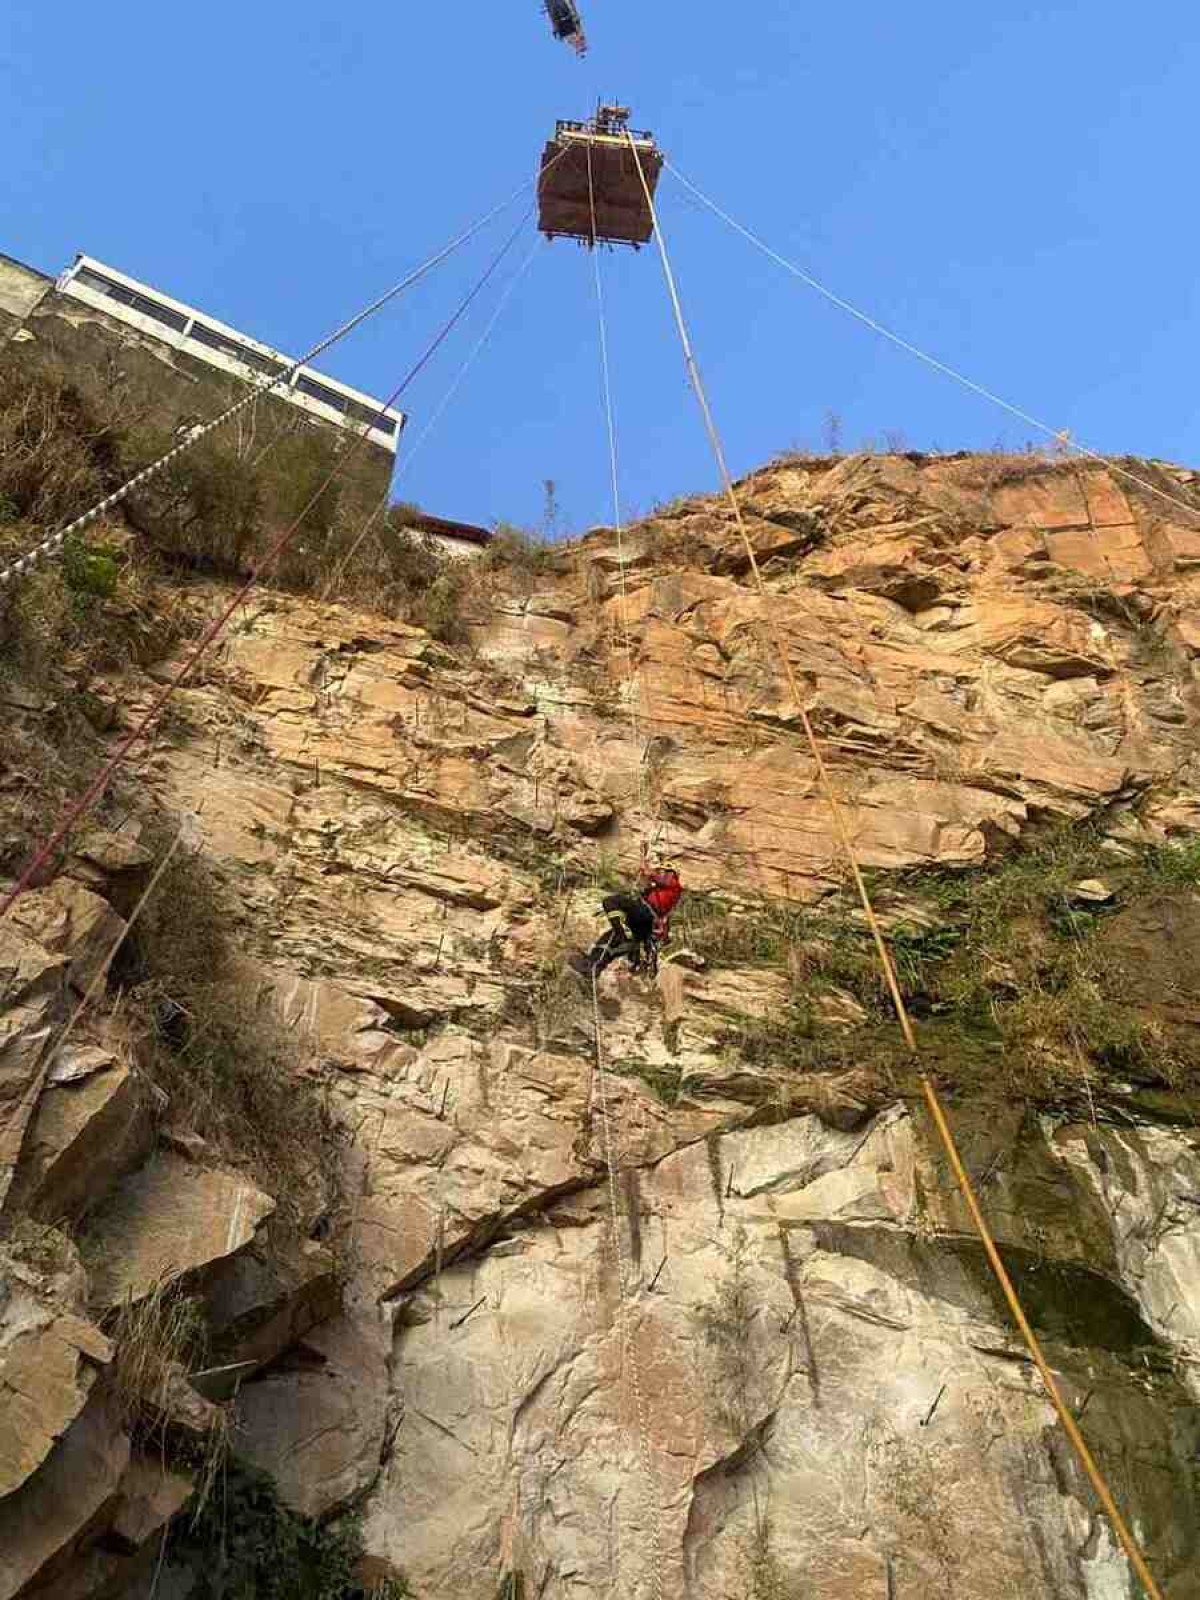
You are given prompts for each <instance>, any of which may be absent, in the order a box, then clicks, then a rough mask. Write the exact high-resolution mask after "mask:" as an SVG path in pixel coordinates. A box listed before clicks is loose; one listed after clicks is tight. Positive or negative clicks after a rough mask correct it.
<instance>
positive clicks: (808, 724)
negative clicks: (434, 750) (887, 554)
mask: <svg viewBox="0 0 1200 1600" xmlns="http://www.w3.org/2000/svg"><path fill="white" fill-rule="evenodd" d="M626 138H627V139H628V140H629V148H630V150H631V152H632V153H633V158H634V161H635V162H636V164H637V170H638V176H639V177H640V178H641V181H642V190H643V193H644V194H645V197H646V204H647V205H648V206H649V208H650V215H651V218H652V219H653V222H654V237H655V239H656V241H657V243H658V250H659V255H660V257H661V259H662V266H663V274H664V276H665V278H666V282H667V289H668V292H669V294H670V297H671V305H672V308H673V310H674V313H675V322H676V326H677V328H678V331H679V338H680V343H681V344H682V346H683V354H684V360H685V361H686V363H687V369H688V376H689V378H690V379H691V384H692V388H693V389H694V390H695V393H696V399H697V401H698V402H699V405H700V410H701V413H702V414H703V417H704V426H705V430H706V432H707V433H708V438H709V443H710V444H711V445H712V449H713V455H714V456H715V458H716V462H717V467H718V470H719V472H720V474H721V482H722V485H723V487H724V491H725V494H726V496H727V498H728V500H729V504H730V506H731V508H732V510H733V515H734V520H735V521H736V523H737V529H738V533H739V534H740V535H741V540H742V544H743V546H744V547H745V551H746V556H747V559H748V561H749V563H750V570H751V572H752V573H753V575H754V583H755V587H756V589H757V591H758V596H759V600H760V602H761V604H762V610H763V620H764V622H765V624H766V627H767V630H768V632H769V634H770V636H771V641H772V643H773V644H774V646H775V651H776V653H777V655H778V656H779V660H780V663H781V664H782V667H783V673H784V677H785V679H786V680H787V686H788V691H789V693H790V694H791V696H792V700H793V703H794V704H795V707H796V710H797V712H798V713H799V716H800V722H801V726H802V727H803V729H804V735H805V738H806V739H807V741H808V746H809V749H810V750H811V752H812V758H813V763H814V765H815V766H816V770H817V779H818V782H819V783H820V786H821V789H822V792H823V794H824V796H825V799H826V801H827V802H828V805H829V811H830V814H831V816H832V818H833V823H834V829H835V831H836V833H837V836H838V839H839V841H840V843H841V846H842V849H843V851H844V852H845V856H846V860H847V862H848V863H849V866H850V870H851V873H852V874H853V877H854V883H855V886H856V888H857V890H858V897H859V900H860V901H861V902H862V908H863V911H864V913H865V914H866V918H867V925H868V926H869V928H870V930H871V937H872V939H873V940H874V941H875V948H876V951H877V952H878V955H879V962H880V966H881V967H882V969H883V973H884V977H885V978H886V980H887V986H888V991H889V993H890V994H891V997H892V1004H893V1006H894V1007H895V1011H896V1017H897V1020H898V1021H899V1023H900V1028H901V1031H902V1033H903V1034H904V1040H905V1043H906V1044H907V1045H908V1048H909V1049H910V1050H911V1051H912V1053H913V1057H914V1060H915V1061H916V1064H917V1070H918V1073H919V1074H920V1079H921V1090H922V1093H923V1094H924V1096H925V1103H926V1105H927V1106H928V1108H929V1114H930V1116H931V1117H932V1118H933V1123H934V1127H935V1128H936V1129H937V1133H938V1137H939V1138H940V1139H941V1142H942V1145H943V1147H944V1149H945V1151H946V1155H947V1158H948V1159H949V1162H950V1166H951V1169H952V1171H953V1173H954V1176H955V1179H956V1181H957V1183H958V1186H959V1189H960V1190H961V1191H962V1196H963V1199H964V1200H965V1201H966V1204H967V1208H968V1210H969V1211H970V1213H971V1219H972V1221H973V1222H974V1224H975V1228H976V1231H977V1232H978V1234H979V1237H980V1239H981V1241H982V1243H983V1248H984V1251H985V1252H986V1254H987V1258H988V1262H989V1264H990V1266H991V1268H992V1271H993V1272H994V1273H995V1275H996V1280H997V1282H998V1283H999V1285H1000V1288H1001V1290H1002V1291H1003V1293H1004V1298H1005V1300H1006V1301H1007V1302H1008V1306H1009V1309H1010V1310H1011V1311H1012V1314H1013V1316H1014V1318H1015V1319H1016V1323H1017V1327H1018V1328H1019V1329H1020V1330H1021V1336H1022V1338H1023V1339H1024V1340H1025V1344H1026V1347H1027V1348H1028V1350H1029V1354H1030V1356H1031V1357H1032V1358H1033V1362H1034V1365H1035V1366H1036V1367H1037V1369H1038V1372H1039V1373H1040V1374H1041V1378H1042V1382H1043V1383H1044V1384H1045V1387H1046V1393H1047V1394H1048V1396H1049V1398H1050V1400H1051V1403H1052V1404H1053V1406H1054V1409H1055V1410H1056V1411H1057V1413H1058V1416H1059V1420H1060V1421H1061V1422H1062V1425H1063V1428H1064V1429H1065V1431H1066V1434H1067V1437H1068V1438H1069V1439H1070V1441H1071V1445H1072V1447H1073V1448H1074V1450H1075V1454H1076V1456H1077V1457H1078V1459H1079V1463H1080V1465H1081V1466H1082V1468H1083V1470H1084V1472H1085V1473H1086V1474H1087V1476H1088V1478H1089V1480H1090V1482H1091V1485H1092V1487H1093V1489H1094V1490H1095V1491H1096V1496H1097V1498H1098V1499H1099V1501H1100V1504H1101V1506H1102V1507H1103V1508H1104V1511H1105V1513H1106V1514H1107V1516H1108V1518H1109V1520H1110V1521H1111V1523H1112V1526H1113V1528H1114V1530H1115V1532H1116V1534H1117V1537H1118V1538H1119V1539H1120V1541H1121V1545H1122V1548H1123V1549H1124V1551H1125V1554H1126V1555H1127V1556H1128V1558H1129V1561H1130V1563H1131V1565H1132V1566H1133V1568H1134V1570H1135V1572H1136V1573H1137V1575H1138V1577H1139V1579H1140V1580H1141V1583H1142V1586H1143V1587H1144V1589H1145V1591H1146V1594H1147V1595H1148V1596H1149V1597H1150V1600H1163V1593H1162V1590H1161V1589H1160V1588H1159V1587H1158V1585H1157V1583H1156V1582H1155V1580H1154V1576H1153V1574H1152V1573H1151V1571H1150V1568H1149V1566H1148V1565H1147V1563H1146V1558H1145V1556H1144V1555H1143V1554H1142V1550H1141V1546H1140V1545H1139V1544H1138V1542H1137V1540H1136V1539H1135V1537H1134V1535H1133V1533H1132V1531H1131V1530H1130V1528H1129V1526H1128V1524H1127V1523H1126V1521H1125V1518H1124V1517H1123V1516H1122V1514H1121V1512H1120V1510H1119V1508H1118V1506H1117V1503H1116V1500H1115V1499H1114V1498H1113V1494H1112V1491H1111V1489H1110V1488H1109V1486H1108V1482H1107V1480H1106V1478H1105V1476H1104V1474H1103V1472H1102V1471H1101V1470H1100V1467H1099V1465H1098V1464H1097V1462H1096V1459H1095V1457H1094V1456H1093V1455H1092V1452H1091V1450H1090V1449H1089V1447H1088V1444H1087V1441H1086V1440H1085V1439H1084V1437H1083V1434H1082V1433H1081V1432H1080V1430H1079V1425H1078V1424H1077V1423H1076V1421H1075V1418H1074V1417H1073V1416H1072V1415H1071V1412H1070V1409H1069V1408H1068V1406H1067V1403H1066V1400H1065V1399H1064V1398H1063V1395H1062V1391H1061V1390H1060V1388H1059V1385H1058V1380H1057V1379H1056V1378H1055V1376H1054V1374H1053V1372H1051V1370H1050V1367H1049V1364H1048V1362H1047V1361H1046V1357H1045V1355H1044V1354H1043V1351H1042V1346H1041V1342H1040V1340H1039V1339H1038V1337H1037V1334H1036V1333H1035V1332H1034V1331H1033V1327H1032V1325H1031V1323H1030V1321H1029V1318H1028V1317H1027V1316H1026V1314H1025V1309H1024V1307H1023V1306H1022V1304H1021V1299H1020V1296H1019V1295H1018V1294H1017V1291H1016V1287H1015V1286H1014V1284H1013V1281H1012V1279H1011V1277H1010V1276H1009V1274H1008V1269H1007V1268H1006V1267H1005V1265H1004V1262H1003V1260H1002V1259H1001V1256H1000V1252H999V1250H998V1248H997V1246H996V1241H995V1239H994V1238H993V1236H992V1232H991V1229H990V1228H989V1226H988V1222H987V1218H986V1217H985V1216H984V1214H983V1208H982V1207H981V1205H980V1203H979V1198H978V1196H977V1195H976V1193H975V1188H974V1185H973V1184H972V1182H971V1178H970V1175H969V1174H968V1172H967V1169H966V1166H965V1165H964V1163H963V1159H962V1155H961V1153H960V1151H959V1148H958V1143H957V1141H956V1140H955V1137H954V1132H953V1130H952V1128H951V1127H950V1123H949V1120H948V1118H947V1116H946V1112H945V1108H944V1106H943V1104H942V1100H941V1096H940V1095H939V1094H938V1091H937V1087H936V1085H935V1084H934V1082H933V1080H932V1079H931V1078H930V1077H929V1075H928V1073H926V1071H925V1070H924V1067H923V1065H922V1064H921V1061H920V1051H919V1049H918V1045H917V1036H916V1032H915V1030H914V1029H913V1025H912V1019H911V1018H910V1017H909V1014H908V1007H907V1006H906V1005H905V1004H904V996H903V995H902V994H901V992H900V984H899V980H898V979H897V977H896V967H895V963H894V962H893V961H892V956H891V952H890V951H889V949H888V946H887V941H886V939H885V938H884V936H883V930H882V928H881V927H880V925H879V919H878V917H877V916H876V914H875V908H874V906H873V905H872V903H871V896H870V892H869V890H868V889H867V885H866V881H865V880H864V878H863V875H862V870H861V868H860V866H859V863H858V855H857V852H856V850H855V848H854V841H853V838H852V837H851V834H850V830H849V828H848V826H847V824H846V817H845V812H844V810H843V807H842V805H841V802H840V801H839V800H838V797H837V794H836V792H835V790H834V788H833V785H832V783H831V782H830V778H829V771H828V768H827V767H826V764H825V759H824V757H823V755H822V753H821V747H820V743H819V741H818V739H817V735H816V731H815V729H814V728H813V725H812V720H811V719H810V717H809V715H808V712H807V711H806V710H805V708H804V705H803V703H802V701H801V698H800V686H799V684H798V683H797V681H796V674H795V670H794V668H793V666H792V662H791V657H790V656H789V654H788V649H787V644H786V641H785V640H784V638H783V635H782V633H781V632H780V629H779V627H778V625H777V623H776V622H775V620H774V618H773V616H772V613H771V608H770V603H769V602H770V595H769V593H768V590H767V586H766V584H765V583H764V582H763V575H762V570H761V568H760V567H759V564H758V558H757V556H756V555H755V553H754V547H753V545H752V544H751V542H750V534H749V530H748V529H747V527H746V522H745V519H744V517H743V516H742V508H741V505H740V504H739V502H738V497H737V493H736V491H735V489H734V485H733V478H732V476H731V474H730V471H729V465H728V462H727V461H726V459H725V450H724V447H723V446H722V444H721V437H720V434H719V433H718V431H717V425H716V422H715V420H714V418H713V414H712V409H711V407H710V405H709V403H708V396H707V394H706V393H705V389H704V384H703V382H702V381H701V378H700V369H699V367H698V366H697V365H696V357H695V353H694V352H693V349H692V343H691V339H690V338H689V336H688V331H687V324H686V322H685V320H684V315H683V307H682V305H681V304H680V300H679V291H678V289H677V287H676V284H675V274H674V273H673V271H672V270H671V261H670V257H669V256H668V254H667V246H666V241H665V239H664V238H663V233H662V228H661V226H660V224H659V220H658V212H657V209H656V207H655V204H654V196H653V195H652V194H651V192H650V185H649V184H648V183H647V181H646V174H645V171H644V169H643V167H642V161H641V156H640V155H639V153H638V148H637V145H636V144H635V143H634V141H633V139H632V138H630V137H629V134H628V132H626Z"/></svg>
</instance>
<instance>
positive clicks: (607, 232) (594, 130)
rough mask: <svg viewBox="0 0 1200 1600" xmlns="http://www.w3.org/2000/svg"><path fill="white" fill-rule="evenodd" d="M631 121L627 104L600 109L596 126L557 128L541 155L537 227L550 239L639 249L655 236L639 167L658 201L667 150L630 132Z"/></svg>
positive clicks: (570, 124) (562, 125) (572, 124)
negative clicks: (593, 218)
mask: <svg viewBox="0 0 1200 1600" xmlns="http://www.w3.org/2000/svg"><path fill="white" fill-rule="evenodd" d="M628 122H629V112H628V110H627V109H626V108H625V107H624V106H601V107H600V109H599V111H598V112H597V113H596V116H595V119H594V120H593V121H592V122H560V123H559V124H558V129H557V132H556V133H555V135H554V138H553V139H551V140H550V142H549V143H548V144H547V145H546V148H545V150H544V151H543V152H542V171H541V177H540V179H539V180H538V210H539V215H538V226H539V227H540V229H541V230H542V232H543V233H544V234H545V235H546V237H547V238H548V239H558V238H562V239H580V240H582V241H583V243H584V244H586V245H589V246H591V245H595V244H631V245H633V246H634V248H635V249H636V248H637V247H638V246H639V245H643V244H645V243H646V242H647V241H648V240H649V239H651V238H652V237H653V235H654V216H653V212H652V210H651V207H650V205H649V204H648V203H647V200H646V191H645V189H644V188H643V186H642V180H641V177H640V176H639V175H638V163H639V161H640V163H641V168H642V172H643V173H645V176H646V187H648V188H649V190H650V194H651V196H652V197H653V195H654V192H655V190H656V189H657V187H658V180H659V176H660V175H661V173H662V169H663V156H662V151H661V150H660V149H659V148H658V146H657V145H656V144H655V142H654V136H653V134H649V133H630V132H629V131H628ZM631 140H632V142H633V145H634V147H635V148H636V151H637V154H636V156H635V154H634V150H632V149H630V141H631ZM589 156H590V167H591V181H590V184H589V172H588V169H589ZM593 196H594V198H595V207H596V216H595V228H594V229H593V226H592V199H593Z"/></svg>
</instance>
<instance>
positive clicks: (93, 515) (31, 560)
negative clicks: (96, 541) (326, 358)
mask: <svg viewBox="0 0 1200 1600" xmlns="http://www.w3.org/2000/svg"><path fill="white" fill-rule="evenodd" d="M530 182H532V180H530ZM530 182H527V183H523V184H522V185H521V187H520V188H519V189H516V190H514V192H513V193H512V194H511V195H509V197H508V199H507V200H504V201H502V202H501V204H500V205H498V206H494V207H493V208H492V210H491V211H489V212H488V213H487V214H486V215H485V216H483V217H480V219H479V220H478V221H477V222H474V223H472V225H471V226H470V227H469V228H467V229H466V230H465V231H464V232H462V233H460V234H459V235H458V236H457V238H455V239H453V240H451V242H450V243H449V244H448V245H445V246H444V247H443V248H442V249H441V250H439V251H438V252H437V254H436V255H433V256H430V258H429V259H428V261H425V262H423V263H422V265H421V266H419V267H417V268H416V269H415V270H414V271H412V272H410V273H409V274H408V276H407V277H406V278H402V279H401V280H400V282H399V283H396V284H393V286H392V287H391V288H390V289H388V290H387V291H386V292H385V293H384V294H381V295H380V296H379V298H378V299H377V300H373V301H372V302H371V304H370V305H369V306H366V307H364V309H363V310H362V311H359V312H358V313H357V314H356V315H355V316H353V317H351V318H350V320H349V321H348V322H344V323H342V325H341V327H339V328H335V329H334V331H333V332H332V333H330V334H328V335H327V336H326V337H325V338H324V339H322V340H320V342H319V343H317V344H315V345H313V347H312V349H311V350H309V351H308V353H307V354H306V355H303V356H301V357H300V358H299V359H298V360H296V361H293V362H292V363H291V365H290V366H287V367H285V368H284V369H283V370H282V371H281V372H279V373H278V374H277V375H276V376H275V377H274V378H272V379H271V380H270V381H269V382H268V383H259V382H257V381H255V382H254V383H253V384H252V387H251V388H250V392H249V393H248V394H246V395H243V397H242V398H241V399H240V400H237V401H235V402H234V404H233V405H231V406H229V407H228V408H227V409H226V410H225V411H223V412H221V414H220V416H217V417H214V418H213V419H212V421H211V422H206V423H204V424H202V425H201V426H199V427H196V428H193V429H191V430H190V432H189V433H188V436H187V438H186V439H184V440H183V441H182V442H181V443H179V444H177V445H176V446H175V447H174V449H172V450H168V451H167V452H166V454H165V455H162V456H159V458H158V460H157V461H152V462H151V463H150V464H149V466H146V467H143V468H142V470H141V471H140V472H138V473H135V474H134V476H133V477H132V478H130V479H129V480H128V481H127V482H126V483H123V484H122V485H121V486H120V488H119V489H114V490H113V492H112V493H111V494H109V495H106V496H105V497H104V499H103V500H100V501H98V502H97V503H96V504H95V505H94V506H92V507H91V508H90V510H88V511H85V512H83V514H82V515H81V516H78V517H76V518H75V519H74V521H73V522H69V523H67V525H66V527H65V528H61V529H60V530H59V531H58V532H57V533H55V534H52V535H51V536H50V538H48V539H43V541H42V542H41V544H38V545H35V546H34V547H33V549H32V550H30V551H28V552H27V553H26V554H25V555H23V556H21V557H20V559H19V560H17V561H14V562H12V563H11V564H10V565H9V566H7V567H5V568H3V569H2V570H0V588H3V586H4V585H5V584H8V583H11V582H12V581H13V580H14V579H16V578H21V577H24V576H25V574H26V573H29V572H32V570H33V568H34V567H35V566H37V564H38V563H39V562H40V561H43V560H45V559H46V557H47V556H52V555H57V554H58V553H59V551H61V550H62V547H63V545H64V544H65V543H66V541H67V540H68V539H69V538H70V537H71V536H72V534H76V533H79V532H80V531H81V530H82V529H84V528H86V527H89V526H90V525H91V524H92V523H93V522H95V521H96V520H97V519H98V518H100V517H102V516H103V515H104V514H105V512H107V511H111V510H112V508H113V506H115V505H119V504H120V503H121V501H123V500H125V499H126V498H127V497H128V496H129V495H130V494H131V493H132V492H133V490H135V489H136V488H138V487H139V486H140V485H141V484H143V483H146V482H147V481H148V480H149V479H151V478H154V477H157V476H158V474H159V473H160V472H162V471H163V470H164V469H165V468H166V467H168V466H170V464H171V462H172V461H175V460H177V459H178V458H179V457H180V456H181V455H183V454H184V453H185V452H186V451H188V450H190V449H191V448H192V447H193V445H197V444H199V443H200V441H201V440H202V439H204V438H207V436H208V435H209V434H210V433H213V432H214V431H215V430H216V429H217V428H221V427H224V425H225V424H226V423H227V422H229V421H231V420H232V418H234V417H236V416H237V415H238V414H239V413H240V412H242V411H245V410H246V409H247V407H249V406H252V405H254V403H255V402H256V401H257V400H258V399H259V398H260V397H261V396H263V395H265V394H270V393H271V392H272V390H274V389H277V388H279V387H280V385H281V384H290V383H291V380H292V378H293V377H294V376H295V375H296V373H297V372H298V371H299V370H300V368H301V367H304V366H306V365H307V364H308V363H309V362H310V361H315V360H316V358H317V357H318V356H319V355H322V354H323V353H324V352H325V351H326V350H328V349H330V347H331V346H333V345H335V344H337V343H339V341H340V340H342V339H344V338H346V336H347V335H348V334H350V333H353V332H354V330H355V329H356V328H358V327H361V325H362V324H363V323H364V322H366V321H367V319H368V318H370V317H373V316H374V315H375V313H376V312H377V311H381V310H382V309H383V307H384V306H386V305H388V304H389V303H390V302H391V301H392V300H394V299H396V297H397V296H398V295H400V294H403V293H404V291H405V290H406V289H410V288H411V287H412V286H413V284H415V283H416V282H418V280H419V279H421V278H423V277H425V276H426V274H427V273H429V272H431V271H432V270H433V268H434V267H436V266H439V265H440V264H441V263H442V262H443V261H444V260H445V259H446V257H447V256H449V255H452V254H453V253H454V251H455V250H457V249H459V247H460V246H461V245H464V244H466V243H467V241H468V240H469V239H473V238H474V237H475V235H476V234H477V233H478V232H479V231H480V229H482V228H485V227H486V226H487V224H488V223H489V222H491V221H492V219H493V218H495V217H498V216H499V215H500V213H501V212H502V211H506V210H507V209H508V207H509V206H511V205H512V203H513V201H514V200H517V199H519V198H520V196H521V195H522V194H524V193H525V191H526V190H527V189H528V188H529V187H530ZM380 415H382V410H381V412H380Z"/></svg>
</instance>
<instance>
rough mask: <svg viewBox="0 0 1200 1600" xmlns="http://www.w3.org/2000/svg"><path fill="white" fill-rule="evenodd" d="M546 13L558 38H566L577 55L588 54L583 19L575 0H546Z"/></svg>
mask: <svg viewBox="0 0 1200 1600" xmlns="http://www.w3.org/2000/svg"><path fill="white" fill-rule="evenodd" d="M545 4H546V13H547V15H548V16H549V18H550V26H551V27H552V28H553V29H554V37H555V38H556V39H562V40H565V42H566V43H567V44H569V45H570V46H571V48H572V50H574V51H575V53H576V55H580V56H582V55H586V54H587V39H586V37H585V36H584V32H583V19H582V18H581V17H580V15H579V7H578V6H577V5H576V4H575V0H545Z"/></svg>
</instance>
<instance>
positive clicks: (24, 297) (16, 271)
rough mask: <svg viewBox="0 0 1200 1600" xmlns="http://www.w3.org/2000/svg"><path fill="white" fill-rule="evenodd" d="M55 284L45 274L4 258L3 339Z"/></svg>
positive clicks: (0, 282) (0, 288)
mask: <svg viewBox="0 0 1200 1600" xmlns="http://www.w3.org/2000/svg"><path fill="white" fill-rule="evenodd" d="M53 283H54V280H53V278H48V277H47V276H46V275H45V273H44V272H37V271H35V270H34V268H33V267H27V266H24V265H23V264H22V263H21V262H20V261H14V260H13V259H12V257H11V256H5V255H0V337H2V336H3V335H5V334H7V333H10V332H11V331H12V329H13V328H15V327H16V325H17V324H18V323H19V322H21V321H22V319H23V318H25V317H27V316H28V315H29V313H30V312H31V311H32V310H33V308H34V306H36V305H37V303H38V301H39V300H40V299H41V298H42V296H43V295H44V294H45V293H46V291H47V290H48V289H50V288H52V287H53Z"/></svg>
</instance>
